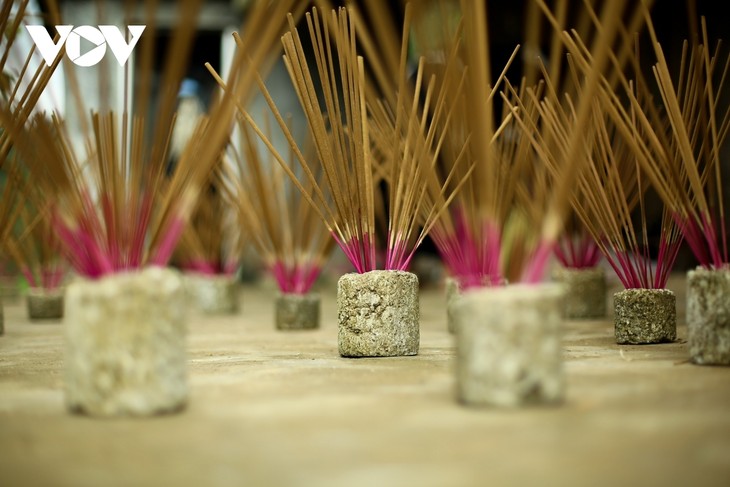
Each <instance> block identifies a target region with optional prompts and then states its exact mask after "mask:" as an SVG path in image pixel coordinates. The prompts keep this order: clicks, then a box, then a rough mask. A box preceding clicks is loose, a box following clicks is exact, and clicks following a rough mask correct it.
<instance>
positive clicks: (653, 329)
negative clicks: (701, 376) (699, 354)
mask: <svg viewBox="0 0 730 487" xmlns="http://www.w3.org/2000/svg"><path fill="white" fill-rule="evenodd" d="M613 306H614V329H615V333H616V343H619V344H633V345H641V344H649V343H665V342H672V341H674V340H676V339H677V299H676V297H675V295H674V293H673V292H672V291H670V290H669V289H626V290H624V291H620V292H617V293H616V294H614V295H613Z"/></svg>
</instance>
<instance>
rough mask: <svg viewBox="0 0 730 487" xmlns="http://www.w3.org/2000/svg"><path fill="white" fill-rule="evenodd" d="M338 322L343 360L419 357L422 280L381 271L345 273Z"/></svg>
mask: <svg viewBox="0 0 730 487" xmlns="http://www.w3.org/2000/svg"><path fill="white" fill-rule="evenodd" d="M337 322H338V328H339V333H338V348H339V352H340V355H341V356H343V357H397V356H405V355H416V354H418V347H419V342H420V329H419V304H418V277H416V275H415V274H412V273H410V272H404V271H380V270H378V271H370V272H366V273H364V274H355V273H351V274H345V275H344V276H342V277H341V278H340V279H339V281H338V282H337Z"/></svg>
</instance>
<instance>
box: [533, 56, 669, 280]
mask: <svg viewBox="0 0 730 487" xmlns="http://www.w3.org/2000/svg"><path fill="white" fill-rule="evenodd" d="M573 59H575V58H573ZM583 68H586V69H587V68H588V63H586V64H584V65H583ZM576 70H577V69H576ZM607 85H608V82H607V80H606V79H605V78H604V79H603V80H602V83H601V89H600V90H599V91H598V93H597V96H596V98H595V101H594V109H593V112H594V113H593V117H592V119H591V124H592V129H591V130H592V132H593V134H592V136H591V137H590V140H591V144H590V145H587V146H586V154H585V157H586V160H587V161H588V163H587V164H586V165H585V166H584V167H583V169H582V171H581V174H580V176H579V178H578V181H577V188H578V189H577V191H576V193H574V195H573V199H572V204H573V208H574V211H575V213H576V214H577V216H578V217H579V218H580V219H581V222H582V224H583V225H584V226H585V228H586V229H587V231H588V232H589V233H590V235H591V237H592V239H593V240H594V241H595V242H596V245H597V247H598V248H599V249H600V251H601V252H602V253H603V255H604V256H605V257H606V260H607V261H608V263H609V264H610V265H611V267H612V268H613V269H614V270H615V272H616V274H617V276H618V277H619V280H620V281H621V283H622V284H623V285H624V287H626V288H627V289H631V288H643V289H663V288H664V287H665V286H666V283H667V279H668V278H669V273H670V272H671V270H672V268H673V266H674V262H675V260H676V257H677V253H678V251H679V248H680V245H681V243H682V238H681V235H680V232H679V230H678V226H677V225H676V223H675V221H674V220H673V218H672V217H671V214H670V213H669V212H667V211H666V210H665V211H664V214H663V218H662V223H661V231H660V239H659V243H658V250H657V252H656V253H655V252H654V251H653V249H652V248H651V247H650V242H649V232H648V228H647V208H646V203H645V193H646V191H647V190H648V188H649V179H648V177H647V176H646V174H645V172H644V171H642V170H641V168H640V166H639V164H638V162H637V161H636V157H635V147H634V145H635V143H634V139H637V138H641V137H642V136H644V135H645V134H644V133H643V132H642V130H641V129H640V127H633V128H632V130H633V132H632V135H631V137H632V138H631V139H629V140H626V139H625V138H624V137H622V135H621V133H620V132H619V131H618V130H617V129H616V128H615V126H614V125H613V123H611V122H610V120H609V118H608V116H607V115H606V107H607V106H608V105H610V104H612V103H614V102H616V99H615V98H612V97H611V96H610V95H609V93H610V92H608V91H607ZM647 95H648V93H643V94H642V97H641V98H643V99H644V100H648V96H647ZM553 96H556V94H555V93H553ZM555 106H556V105H550V104H547V103H543V104H541V105H540V110H541V116H542V117H543V118H545V119H548V120H549V121H550V124H551V126H553V127H560V130H561V131H563V132H564V133H567V132H566V130H567V129H568V128H569V127H570V125H571V120H570V117H571V113H569V112H567V111H564V110H559V109H555ZM652 156H653V157H655V158H657V159H658V160H657V161H656V163H657V164H666V163H667V162H666V161H662V160H661V159H660V158H662V157H664V154H660V153H657V154H652ZM546 160H547V163H548V164H552V163H553V162H554V160H553V159H550V158H548V159H546ZM637 218H638V219H639V224H638V225H637V224H636V223H635V220H636V219H637ZM637 226H638V235H637V228H636V227H637ZM655 258H656V263H654V262H653V261H654V259H655Z"/></svg>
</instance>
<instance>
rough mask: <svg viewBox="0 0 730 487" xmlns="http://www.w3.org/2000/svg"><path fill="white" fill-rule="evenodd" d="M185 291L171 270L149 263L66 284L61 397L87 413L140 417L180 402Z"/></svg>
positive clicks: (185, 393) (184, 385)
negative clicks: (146, 265) (133, 270)
mask: <svg viewBox="0 0 730 487" xmlns="http://www.w3.org/2000/svg"><path fill="white" fill-rule="evenodd" d="M185 310H186V295H185V291H184V288H183V284H182V280H181V277H180V275H179V273H178V272H176V271H174V270H172V269H164V268H148V269H144V270H142V271H138V272H130V273H121V274H113V275H110V276H106V277H103V278H101V279H98V280H85V279H80V280H77V281H75V282H73V283H71V284H70V285H69V286H68V288H67V290H66V309H65V316H64V328H65V331H66V359H65V368H66V370H65V373H66V381H65V400H66V405H67V406H68V408H69V409H70V410H71V411H73V412H81V413H86V414H89V415H93V416H122V415H135V416H146V415H153V414H157V413H164V412H170V411H175V410H178V409H180V408H182V407H183V406H184V405H185V403H186V401H187V396H188V386H187V378H186V365H187V364H186V362H187V360H186V350H185V349H186V347H185V337H186V333H187V328H186V323H185V315H186V311H185Z"/></svg>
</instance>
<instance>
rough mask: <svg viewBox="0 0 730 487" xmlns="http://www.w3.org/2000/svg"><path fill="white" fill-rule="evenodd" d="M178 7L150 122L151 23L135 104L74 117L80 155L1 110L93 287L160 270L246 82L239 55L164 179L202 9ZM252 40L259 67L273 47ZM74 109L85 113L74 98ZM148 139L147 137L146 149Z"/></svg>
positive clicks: (57, 125)
mask: <svg viewBox="0 0 730 487" xmlns="http://www.w3.org/2000/svg"><path fill="white" fill-rule="evenodd" d="M180 7H181V8H180V9H179V10H180V12H181V17H180V19H179V20H180V21H179V22H178V24H177V26H176V28H175V30H174V32H173V35H172V38H171V42H170V46H169V50H168V51H169V52H168V55H167V56H166V61H165V65H164V68H163V74H162V78H161V79H162V85H161V89H160V93H162V95H161V98H160V99H159V100H158V104H157V108H158V109H157V110H156V111H155V116H154V117H148V115H147V112H146V107H147V106H149V105H148V104H149V93H150V90H151V86H150V84H149V83H148V82H147V81H149V79H150V76H151V69H152V60H151V59H149V58H148V57H147V54H145V53H151V52H152V47H151V45H152V43H153V42H154V41H153V39H152V38H153V37H154V35H153V32H152V30H153V29H150V25H154V21H153V20H152V19H150V22H149V23H148V29H147V32H146V36H145V38H143V39H142V40H141V43H140V47H141V51H142V63H141V68H140V69H138V70H137V74H138V76H140V79H141V88H140V89H139V90H138V91H137V92H136V95H135V98H136V103H135V105H134V106H133V107H127V110H126V111H125V112H124V113H122V114H115V113H113V112H111V111H103V112H93V113H92V114H91V116H90V117H89V118H88V119H87V118H86V117H85V116H84V114H85V113H87V111H86V110H81V111H79V114H80V115H79V116H80V118H81V119H82V121H84V126H86V127H87V128H88V131H87V132H85V133H84V134H83V135H84V140H85V147H84V151H83V152H85V153H84V154H83V155H80V151H79V150H78V148H77V147H74V145H73V143H72V142H71V140H72V139H71V138H70V137H69V130H68V128H67V127H66V125H65V122H64V121H63V120H61V119H60V118H59V117H58V116H57V115H55V114H54V115H53V116H52V117H51V118H50V119H47V118H43V117H42V116H37V117H36V118H35V119H34V120H33V123H32V124H21V123H19V121H18V120H15V119H13V118H12V114H11V113H10V112H9V111H8V110H3V111H2V114H1V116H2V117H3V123H7V126H8V127H10V128H11V131H12V133H13V137H14V141H17V142H18V143H17V148H18V151H19V152H20V153H21V154H22V156H23V160H24V161H25V163H26V164H27V166H28V168H29V171H30V176H31V178H32V180H33V183H34V184H35V185H37V186H38V187H39V188H40V191H39V193H40V194H42V195H43V197H44V199H45V201H47V202H49V206H50V214H51V215H52V216H51V218H52V220H51V221H52V224H53V226H54V228H55V230H56V232H57V233H58V235H59V238H60V239H61V242H62V244H63V248H64V252H65V255H66V257H67V258H68V259H69V261H70V263H71V264H72V265H73V266H74V268H75V269H76V270H77V272H79V273H80V274H82V275H84V276H87V277H91V278H96V277H100V276H103V275H106V274H109V273H114V272H121V271H126V270H130V269H136V268H139V267H142V266H145V265H165V264H166V263H167V261H168V260H169V259H170V257H171V255H172V252H173V250H174V248H175V246H176V243H177V241H178V240H179V238H180V236H181V234H182V232H183V229H184V227H185V225H186V222H187V221H188V219H189V217H190V215H191V213H192V211H193V209H194V207H195V202H196V199H197V197H198V194H199V193H200V191H201V189H202V188H203V186H204V185H205V183H206V181H208V178H209V177H210V174H211V172H212V170H213V168H214V165H215V163H216V161H218V160H219V158H220V156H221V153H222V152H223V150H224V148H225V144H226V142H227V139H228V132H229V130H230V126H231V117H232V115H233V106H232V104H231V100H232V99H233V96H235V94H237V93H239V92H241V93H242V92H243V91H244V88H245V86H244V84H242V83H240V81H241V80H242V79H244V78H245V76H244V75H242V74H241V71H240V69H241V68H242V67H243V66H244V64H245V63H244V57H243V55H240V56H237V57H236V59H234V62H233V66H232V70H231V76H229V84H230V85H231V86H232V87H233V90H232V93H230V94H229V93H225V94H223V96H222V97H220V99H219V100H218V102H217V103H215V104H214V105H213V106H212V108H211V109H210V111H209V113H208V115H207V116H206V117H203V118H202V119H201V121H200V123H199V124H198V125H197V127H196V129H195V131H194V133H193V136H192V139H191V141H190V143H188V144H187V145H186V147H185V149H184V151H183V152H182V154H181V156H180V158H179V160H178V161H177V164H176V165H175V167H174V168H173V169H172V171H171V173H170V174H168V173H167V168H168V164H167V162H168V161H167V150H168V146H169V139H170V134H171V130H172V124H173V122H174V108H175V99H176V94H177V91H178V89H177V88H178V85H179V82H180V80H181V78H182V76H183V75H184V63H185V58H186V52H188V50H189V48H190V45H191V43H192V40H193V37H194V32H195V22H196V16H197V10H198V8H199V2H197V1H195V0H190V1H183V2H182V3H181V6H180ZM268 12H270V9H269V6H268V4H267V3H266V2H259V3H257V6H256V7H255V8H254V9H253V11H252V15H251V18H252V19H255V22H257V23H258V25H256V24H253V23H252V24H251V29H250V31H251V32H259V33H260V32H270V27H269V24H270V23H268V22H267V20H268V19H267V13H268ZM151 13H154V10H153V11H152V12H151ZM250 22H254V21H250ZM264 24H265V26H264ZM261 26H264V27H261ZM268 35H269V37H273V35H272V34H270V33H269V34H268ZM274 35H275V34H274ZM259 41H261V39H255V40H251V41H250V44H251V46H252V49H251V50H250V51H249V53H248V54H249V55H250V56H251V57H252V58H255V59H262V58H263V57H264V51H265V52H268V51H267V48H268V47H269V46H270V45H271V44H270V43H269V44H268V45H267V44H266V43H262V44H258V43H259ZM259 45H261V48H257V47H255V46H259ZM67 78H68V80H69V84H70V85H71V88H72V90H71V91H72V92H74V93H77V94H79V93H80V90H79V89H78V83H77V81H76V77H75V75H74V74H73V71H68V76H67ZM145 80H147V81H145ZM128 81H130V80H128ZM79 98H80V97H79ZM77 103H78V104H79V105H81V106H83V101H82V100H81V99H79V100H77ZM147 132H149V133H151V134H152V137H153V138H152V140H151V143H149V144H148V143H147V141H146V140H147V137H146V133H147ZM198 141H205V143H204V144H201V143H198Z"/></svg>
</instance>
